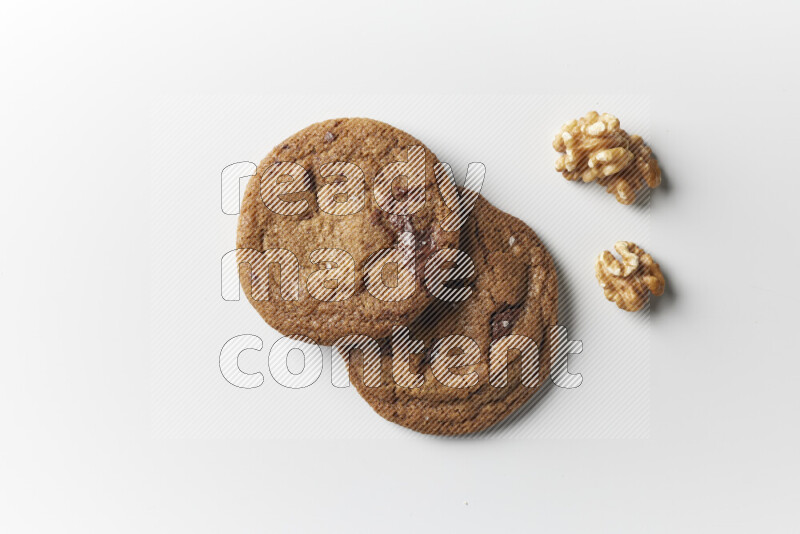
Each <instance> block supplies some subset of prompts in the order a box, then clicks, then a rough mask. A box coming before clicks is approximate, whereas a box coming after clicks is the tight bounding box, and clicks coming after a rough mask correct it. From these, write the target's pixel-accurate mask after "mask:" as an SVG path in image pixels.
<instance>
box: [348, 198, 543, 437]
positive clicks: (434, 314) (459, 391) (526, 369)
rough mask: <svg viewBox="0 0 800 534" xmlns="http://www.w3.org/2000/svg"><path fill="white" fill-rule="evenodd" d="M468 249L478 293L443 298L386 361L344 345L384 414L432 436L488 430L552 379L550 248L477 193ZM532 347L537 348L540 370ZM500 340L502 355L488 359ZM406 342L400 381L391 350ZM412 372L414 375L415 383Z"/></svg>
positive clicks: (387, 346)
mask: <svg viewBox="0 0 800 534" xmlns="http://www.w3.org/2000/svg"><path fill="white" fill-rule="evenodd" d="M460 249H461V250H462V251H464V252H466V253H467V254H468V255H469V256H470V258H471V259H472V261H473V263H474V267H475V269H474V276H472V277H471V278H468V279H467V280H466V282H465V284H464V287H466V288H468V289H470V290H471V294H470V296H469V297H468V298H466V300H463V301H462V302H457V303H450V302H445V301H437V302H435V303H434V304H432V305H431V306H430V307H429V308H427V309H426V310H425V312H423V314H422V315H421V316H420V317H418V318H417V319H415V320H414V321H412V322H411V323H409V325H408V333H409V336H410V340H411V341H410V340H408V339H405V340H403V339H402V337H400V338H398V337H394V338H393V339H392V340H391V341H390V340H389V339H384V340H382V341H381V342H380V344H379V345H380V349H381V351H380V356H377V354H375V353H374V352H373V354H375V355H374V356H372V357H371V358H372V359H371V360H369V359H368V357H367V356H366V355H367V354H368V352H369V351H367V350H365V349H364V346H363V345H362V346H361V347H355V345H349V346H348V345H342V346H338V345H337V350H338V351H339V353H340V354H341V355H343V356H345V357H346V358H348V357H349V367H348V369H349V370H348V372H349V375H350V381H351V383H352V384H353V385H354V386H355V388H356V389H357V391H358V392H359V394H360V395H361V396H362V397H363V398H364V399H365V400H366V401H367V402H368V403H369V404H370V406H371V407H372V408H373V409H374V410H375V411H376V412H377V413H378V414H380V415H381V416H382V417H384V418H385V419H388V420H389V421H392V422H394V423H397V424H400V425H402V426H405V427H408V428H410V429H412V430H416V431H418V432H423V433H427V434H443V435H455V434H465V433H472V432H478V431H480V430H484V429H486V428H488V427H490V426H492V425H494V424H496V423H498V422H500V421H502V420H503V419H505V418H506V417H508V416H509V415H510V414H511V413H513V412H514V411H515V410H517V409H518V408H519V407H520V406H522V405H523V404H524V403H525V401H527V400H528V399H530V397H531V396H532V395H533V394H534V393H535V392H536V391H538V390H539V389H540V388H541V387H542V385H543V384H544V383H545V382H546V380H548V379H549V373H550V357H549V356H550V354H549V349H550V346H549V343H548V341H549V339H548V338H549V330H550V327H551V326H555V325H556V321H557V306H558V287H557V279H556V271H555V267H554V264H553V260H552V258H551V256H550V254H549V253H548V252H547V250H546V249H545V247H544V245H543V244H542V242H541V241H540V240H539V238H538V237H537V236H536V234H535V233H534V231H533V230H531V228H530V227H528V226H527V225H526V224H525V223H523V222H522V221H520V220H519V219H517V218H515V217H513V216H511V215H509V214H507V213H505V212H503V211H500V210H499V209H497V208H495V207H494V206H492V205H491V204H489V203H488V202H487V201H486V200H485V199H483V198H482V197H478V200H477V202H476V204H475V208H474V210H473V212H472V214H471V215H470V217H469V219H468V220H467V222H466V224H465V225H464V226H463V227H462V229H461V242H460ZM453 336H459V337H453ZM506 336H510V337H506ZM465 338H469V339H470V340H472V341H474V343H472V342H470V341H468V340H465ZM526 339H528V340H530V341H529V342H526V341H525V340H526ZM413 340H417V341H418V342H424V350H422V351H419V349H421V348H422V347H421V346H418V347H413V343H414V341H413ZM409 343H410V344H411V345H409ZM437 343H438V344H439V346H438V347H437V346H436V344H437ZM531 343H535V344H536V348H537V349H538V365H537V362H536V361H535V360H536V357H535V350H533V347H532V345H531ZM493 344H494V345H495V348H496V351H497V352H493V353H492V354H493V355H494V356H493V357H492V358H491V359H490V358H489V354H490V347H491V346H492V345H493ZM398 346H401V347H403V346H405V347H406V348H408V347H410V348H411V351H413V352H417V354H415V355H413V356H410V357H409V358H408V359H407V360H404V361H407V362H408V363H400V364H399V369H401V370H402V369H406V368H408V369H409V372H408V373H404V372H399V373H394V376H393V361H392V353H393V351H394V353H397V347H398ZM459 347H460V348H459ZM511 347H514V348H513V349H512V350H508V349H509V348H511ZM448 351H449V352H448ZM459 353H460V354H461V355H462V356H460V357H458V356H457V354H459ZM502 355H505V356H506V357H507V366H506V365H504V363H505V362H504V361H503V358H502ZM459 359H460V361H459ZM448 362H449V363H448ZM378 363H379V366H378ZM394 363H396V362H394ZM406 366H407V367H406ZM449 366H453V369H452V371H453V372H452V373H448V372H447V369H448V368H449ZM412 373H413V374H416V375H417V376H416V378H410V377H411V376H412ZM420 377H422V378H423V381H422V383H421V385H420V384H419V382H420V380H419V378H420ZM395 379H397V380H395ZM415 380H416V384H415V383H414V381H415ZM397 382H401V383H400V384H398V383H397ZM403 382H405V383H403ZM503 384H504V385H503ZM408 385H417V386H418V387H404V386H408Z"/></svg>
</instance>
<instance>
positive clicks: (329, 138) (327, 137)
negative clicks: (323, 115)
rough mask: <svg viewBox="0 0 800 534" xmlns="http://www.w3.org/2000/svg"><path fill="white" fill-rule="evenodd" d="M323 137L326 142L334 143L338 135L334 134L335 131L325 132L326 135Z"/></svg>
mask: <svg viewBox="0 0 800 534" xmlns="http://www.w3.org/2000/svg"><path fill="white" fill-rule="evenodd" d="M322 139H323V141H325V142H326V143H332V142H333V140H334V139H336V136H335V135H334V134H333V132H325V135H324V136H323V137H322Z"/></svg>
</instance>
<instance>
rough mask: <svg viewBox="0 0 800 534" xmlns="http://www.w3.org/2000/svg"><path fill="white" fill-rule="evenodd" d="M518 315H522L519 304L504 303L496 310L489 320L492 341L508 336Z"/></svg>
mask: <svg viewBox="0 0 800 534" xmlns="http://www.w3.org/2000/svg"><path fill="white" fill-rule="evenodd" d="M520 315H522V306H520V305H519V304H515V305H511V304H508V303H506V304H503V305H502V306H501V307H500V308H498V309H497V311H495V312H494V313H493V314H492V316H491V318H490V319H489V325H490V327H491V330H492V341H495V340H497V339H500V338H501V337H503V336H507V335H508V334H510V333H511V330H512V329H513V328H514V324H515V323H516V322H517V320H518V319H519V316H520Z"/></svg>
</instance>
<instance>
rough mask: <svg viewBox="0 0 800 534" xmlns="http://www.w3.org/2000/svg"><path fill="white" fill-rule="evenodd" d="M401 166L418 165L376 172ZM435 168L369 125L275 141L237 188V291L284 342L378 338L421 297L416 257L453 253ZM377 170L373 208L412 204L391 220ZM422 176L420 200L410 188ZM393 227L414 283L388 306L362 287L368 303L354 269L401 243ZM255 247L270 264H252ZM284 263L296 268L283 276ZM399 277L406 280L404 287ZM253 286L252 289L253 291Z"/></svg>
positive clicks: (393, 132)
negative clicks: (241, 191) (409, 249)
mask: <svg viewBox="0 0 800 534" xmlns="http://www.w3.org/2000/svg"><path fill="white" fill-rule="evenodd" d="M412 147H420V148H415V149H413V151H412V150H411V149H412ZM412 152H413V157H412ZM423 158H424V160H423ZM412 160H413V161H416V162H418V163H419V164H418V165H417V166H416V167H415V169H416V171H414V173H411V172H407V173H405V174H404V173H403V172H401V171H398V172H394V173H390V174H387V169H391V168H392V167H391V164H396V165H401V166H402V165H403V162H406V163H411V162H412ZM337 162H344V163H337ZM397 162H400V163H397ZM437 162H438V161H437V159H436V156H435V155H434V154H433V153H431V152H430V151H429V150H428V149H427V148H426V147H425V146H424V145H423V144H422V143H421V142H420V141H419V140H417V139H415V138H414V137H412V136H411V135H409V134H407V133H405V132H403V131H401V130H398V129H397V128H394V127H392V126H390V125H388V124H384V123H382V122H378V121H374V120H371V119H362V118H354V119H334V120H328V121H324V122H320V123H317V124H313V125H311V126H309V127H307V128H305V129H303V130H301V131H299V132H297V133H296V134H294V135H292V136H291V137H289V138H288V139H286V140H285V141H283V142H282V143H280V144H278V145H277V146H276V147H275V148H274V149H273V150H272V151H271V152H270V153H269V154H268V155H267V156H266V157H265V158H264V159H263V161H261V163H260V164H259V166H258V170H257V172H256V174H255V176H253V178H252V179H251V180H250V182H249V184H248V186H247V189H246V191H245V195H244V200H243V203H242V209H241V214H240V216H239V225H238V231H237V239H236V247H237V249H238V250H239V253H238V259H239V262H240V264H244V263H246V264H249V265H250V269H247V268H244V267H242V268H241V269H240V281H241V284H242V288H243V290H244V292H245V294H246V295H247V297H248V299H249V300H250V302H251V304H252V305H253V307H254V308H255V309H256V310H257V311H258V313H259V314H260V315H261V317H262V318H263V319H264V320H265V321H266V322H267V323H269V324H270V325H271V326H272V327H274V328H275V329H276V330H278V331H279V332H281V333H282V334H284V335H287V336H292V335H294V336H297V335H300V336H307V337H310V338H311V339H313V340H314V341H315V342H316V343H319V344H322V345H330V344H332V343H333V342H334V341H336V340H337V339H339V338H340V337H341V336H344V335H348V334H354V333H358V334H365V335H369V336H373V337H382V336H386V335H388V334H389V333H390V332H391V329H392V326H393V325H397V324H405V323H407V322H409V321H410V320H412V319H413V318H414V317H416V316H417V315H419V313H420V312H421V311H422V310H424V309H425V307H426V306H427V305H428V304H430V303H431V302H432V300H433V297H432V296H431V294H430V293H429V292H428V291H427V290H426V289H425V287H424V285H423V284H422V276H423V273H424V266H425V261H426V260H427V259H428V258H429V257H430V255H431V254H432V253H433V252H435V251H436V250H438V249H439V248H446V247H453V246H456V245H457V244H458V239H459V237H458V236H459V232H457V231H455V232H445V231H444V230H442V228H441V224H440V223H441V222H442V221H443V220H444V219H445V217H446V216H447V213H448V211H447V208H446V206H445V205H444V201H443V200H442V197H441V195H440V193H439V191H438V188H437V185H436V181H435V177H434V165H435V164H436V163H437ZM387 166H390V167H387ZM382 171H383V172H384V174H383V176H384V179H383V180H382V182H381V183H382V184H383V189H382V191H383V196H382V197H380V198H382V199H383V202H382V205H383V207H386V206H387V202H393V203H394V204H390V206H391V208H390V209H391V211H393V212H395V213H397V211H399V210H401V209H402V206H403V205H405V206H406V207H408V206H410V205H415V206H416V208H418V209H410V208H407V209H406V213H410V214H409V215H397V214H393V213H389V212H388V211H386V210H384V209H382V208H381V207H380V206H379V203H378V200H376V197H377V195H378V191H375V189H374V186H375V184H376V177H377V176H380V173H381V172H382ZM291 173H295V174H291ZM409 175H413V176H415V178H414V179H415V180H418V182H412V181H411V180H410V179H409V178H408V176H409ZM387 176H389V177H391V176H395V179H393V180H389V179H386V177H387ZM262 177H263V180H262ZM423 180H424V184H425V187H424V193H423V191H422V189H421V188H420V187H413V186H412V185H413V184H414V183H417V184H421V183H422V181H423ZM387 183H388V184H389V186H388V187H389V188H388V189H387V186H386V184H387ZM387 191H388V193H387ZM387 194H388V195H389V196H387ZM387 198H388V199H389V200H388V201H387ZM414 203H416V204H414ZM268 205H269V206H270V207H268ZM398 206H401V207H400V208H398ZM420 206H421V207H420ZM404 232H411V235H412V236H413V238H414V243H415V250H414V251H413V252H414V256H415V258H416V259H415V261H414V265H415V266H416V269H415V278H416V279H415V280H413V282H414V284H413V285H409V284H406V285H405V286H403V287H406V288H408V287H414V290H413V292H411V293H410V294H408V293H404V294H402V295H401V297H405V298H398V300H389V298H387V297H386V296H385V295H384V294H383V293H381V292H379V291H373V292H375V293H376V295H378V297H380V298H378V297H376V296H373V294H372V293H370V291H369V290H368V288H367V286H366V284H365V272H369V267H370V265H372V264H373V263H370V262H374V261H375V257H376V255H379V254H378V253H379V251H381V250H383V249H390V248H392V247H402V246H403V245H404V244H407V243H408V239H407V236H408V234H403V235H404V236H406V239H405V241H404V240H403V238H401V237H400V235H401V234H402V233H404ZM331 249H339V250H344V251H346V252H347V255H341V253H336V252H335V251H333V250H331ZM275 250H279V251H281V252H279V253H274V252H273V251H275ZM264 251H268V252H269V253H270V254H273V256H272V257H271V259H270V261H264V263H263V264H262V268H256V267H254V263H255V259H256V258H258V257H259V254H261V253H263V252H264ZM283 251H288V253H287V252H283ZM332 254H333V255H332ZM336 254H339V256H338V257H337V256H336ZM348 255H349V256H348ZM407 257H409V258H410V257H411V255H410V254H409V255H408V256H407ZM278 259H279V260H281V263H280V266H278V265H277V264H276V261H275V260H278ZM295 261H296V262H297V263H296V265H297V267H298V268H299V269H297V270H294V271H293V270H292V264H293V262H295ZM409 266H410V265H407V267H409ZM337 268H340V269H339V270H338V271H337V270H333V271H330V273H338V274H337V275H336V276H333V274H331V276H328V273H326V272H325V271H329V270H330V269H337ZM365 268H366V269H365ZM399 271H400V270H399V269H395V271H394V272H395V274H394V276H395V277H396V278H395V279H394V280H393V279H392V270H391V269H390V268H389V269H383V270H382V271H381V270H380V269H379V270H378V271H375V272H378V273H379V276H381V278H382V280H386V282H385V283H386V284H387V285H389V286H391V284H392V282H393V281H394V282H396V283H397V284H399V274H398V272H399ZM298 272H299V276H298V274H293V273H298ZM404 272H406V273H410V272H411V270H410V269H407V270H405V271H404ZM350 273H352V274H350ZM387 277H388V278H387ZM330 278H334V280H330ZM411 278H412V277H411V276H410V274H409V275H408V276H407V278H406V280H407V281H408V280H410V279H411ZM282 283H283V284H284V285H283V286H282V285H281V284H282ZM374 287H375V286H374ZM259 288H260V290H261V291H262V292H261V293H259V292H258V291H255V290H257V289H259ZM293 288H294V289H293ZM292 291H294V293H292ZM256 297H259V298H256ZM391 298H397V297H395V296H393V297H391Z"/></svg>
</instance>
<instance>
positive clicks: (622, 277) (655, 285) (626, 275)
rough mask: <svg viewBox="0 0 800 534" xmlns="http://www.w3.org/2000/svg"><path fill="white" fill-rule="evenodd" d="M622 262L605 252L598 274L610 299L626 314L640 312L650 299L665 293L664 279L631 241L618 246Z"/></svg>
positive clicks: (651, 259)
mask: <svg viewBox="0 0 800 534" xmlns="http://www.w3.org/2000/svg"><path fill="white" fill-rule="evenodd" d="M614 248H615V249H616V250H617V252H618V253H619V255H620V257H621V258H622V261H621V262H620V261H619V260H618V259H616V258H615V257H614V255H613V254H611V252H609V251H607V250H604V251H603V252H602V253H601V254H600V255H599V256H598V257H597V262H596V263H595V266H594V272H595V275H596V276H597V281H598V282H600V287H602V288H603V290H604V292H605V295H606V298H607V299H608V300H610V301H611V302H615V303H616V304H617V306H618V307H619V308H621V309H623V310H625V311H637V310H640V309H641V308H642V307H643V306H644V305H645V303H646V302H647V301H648V300H649V298H650V293H652V294H653V295H655V296H659V295H662V294H663V293H664V285H665V281H664V275H663V274H661V268H660V267H659V266H658V264H657V263H656V262H655V261H653V258H652V256H650V254H647V253H645V251H644V250H642V249H641V248H639V247H637V246H636V245H634V244H633V243H631V242H628V241H619V242H617V243H616V244H615V245H614Z"/></svg>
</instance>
